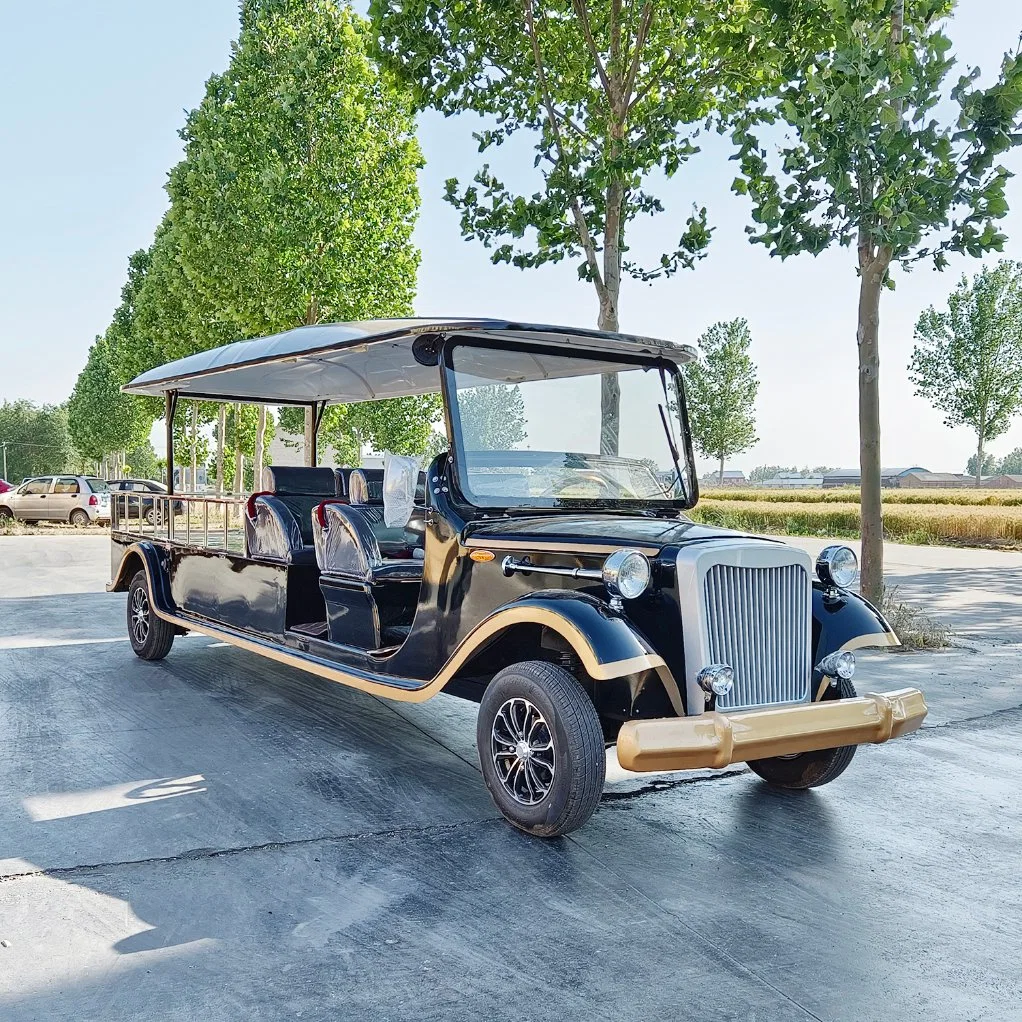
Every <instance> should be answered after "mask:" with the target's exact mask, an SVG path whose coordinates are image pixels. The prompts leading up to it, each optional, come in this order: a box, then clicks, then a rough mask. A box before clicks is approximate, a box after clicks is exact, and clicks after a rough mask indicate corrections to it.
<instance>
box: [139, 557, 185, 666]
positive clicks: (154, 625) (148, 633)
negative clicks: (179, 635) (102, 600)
mask: <svg viewBox="0 0 1022 1022" xmlns="http://www.w3.org/2000/svg"><path fill="white" fill-rule="evenodd" d="M128 638H129V640H130V641H131V648H132V650H133V651H134V653H135V656H137V657H141V658H142V659H143V660H162V659H163V658H164V657H165V656H166V655H167V654H168V653H169V652H170V647H171V646H173V645H174V626H173V625H172V624H169V623H168V622H167V621H164V620H163V618H162V617H157V616H156V613H155V611H154V610H153V603H152V600H151V598H150V596H149V583H148V582H147V581H146V574H145V572H144V571H138V572H136V573H135V577H134V578H133V579H132V580H131V586H130V587H129V588H128Z"/></svg>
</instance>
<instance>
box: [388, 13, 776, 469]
mask: <svg viewBox="0 0 1022 1022" xmlns="http://www.w3.org/2000/svg"><path fill="white" fill-rule="evenodd" d="M370 13H371V16H372V17H373V19H374V25H375V27H376V31H377V34H378V37H379V40H378V45H379V48H380V51H381V53H382V55H383V58H384V60H385V61H386V62H387V64H388V65H389V66H390V67H392V68H393V69H394V70H395V71H396V72H397V73H398V74H399V75H400V76H401V78H402V80H404V81H405V82H407V83H408V85H409V86H410V87H411V88H412V89H413V91H414V94H415V97H416V102H417V103H418V104H419V105H420V106H423V107H426V106H431V107H434V108H436V109H437V110H440V111H441V112H443V113H444V114H445V115H450V114H455V113H460V112H462V111H472V112H474V113H476V114H480V115H482V116H483V117H484V118H486V120H485V122H484V123H485V125H486V126H485V127H484V128H483V130H481V131H479V132H477V133H476V134H475V136H474V137H475V139H476V140H477V142H478V143H479V151H480V152H482V153H485V152H489V151H491V150H494V149H497V148H499V147H500V146H502V145H503V144H504V143H505V142H507V141H508V140H509V139H511V138H512V137H513V136H516V135H519V134H525V135H527V136H529V138H530V140H531V142H532V145H533V148H534V152H535V161H534V167H535V168H536V177H535V187H531V186H530V187H528V188H526V189H525V190H524V191H523V192H518V191H517V190H516V189H514V188H512V187H510V186H509V185H507V184H505V182H504V181H502V180H501V179H500V178H499V177H498V176H497V175H496V173H495V172H494V171H493V170H491V168H490V166H489V164H484V165H483V166H482V167H481V168H480V169H479V171H478V172H477V173H476V174H475V177H474V179H473V181H472V183H471V184H470V185H468V186H467V187H466V186H465V185H464V184H463V183H462V182H459V181H458V180H456V179H451V180H449V181H448V182H447V189H446V197H447V200H448V201H449V202H450V203H451V204H452V205H453V206H454V207H455V208H456V209H457V210H459V211H460V213H461V228H462V233H463V235H464V236H465V237H468V238H475V239H477V240H478V241H480V242H482V244H483V245H484V246H485V247H486V248H488V249H491V250H492V254H491V259H492V261H493V262H494V263H510V264H512V265H514V266H517V267H519V268H520V269H528V268H531V267H536V266H542V265H544V264H545V263H557V262H560V261H562V260H564V259H569V260H572V261H574V262H575V263H576V265H577V268H578V275H579V277H580V278H581V279H582V280H585V281H588V282H590V283H591V284H592V286H593V288H594V289H595V292H596V297H597V299H598V302H599V317H598V320H597V322H598V325H599V327H600V328H601V329H604V330H617V329H618V328H619V323H620V297H621V282H622V277H632V278H635V279H637V280H641V281H647V282H648V281H653V280H655V279H657V278H659V277H667V276H670V275H671V274H673V273H674V272H676V271H677V270H679V269H682V268H685V267H691V266H692V265H693V264H694V263H695V261H696V260H697V259H698V258H700V256H701V255H702V254H703V253H704V250H705V248H706V246H707V244H708V242H709V236H710V229H709V228H708V226H707V217H706V210H705V208H694V209H693V212H692V213H691V215H690V216H689V217H688V218H687V219H686V220H685V223H684V226H683V228H682V230H681V231H680V235H679V238H678V241H677V244H676V245H675V246H674V247H673V248H671V249H670V250H669V251H667V252H663V253H659V254H656V255H654V256H653V258H652V259H650V260H649V261H642V260H640V259H639V258H638V257H637V256H636V255H635V254H634V253H633V252H631V251H630V249H629V246H628V244H627V242H626V235H627V233H628V228H629V225H630V224H631V223H632V222H633V221H634V220H635V219H636V218H637V217H640V216H654V215H659V214H661V213H663V212H664V207H663V204H662V202H661V200H660V198H658V196H657V195H656V193H655V191H654V190H653V189H654V185H653V181H655V180H656V179H657V178H658V177H660V176H661V175H663V176H666V177H671V176H673V175H674V174H675V173H676V172H677V171H678V170H679V168H680V167H681V166H682V165H683V164H684V163H685V162H686V161H687V160H688V159H689V157H691V156H692V155H693V154H694V153H696V152H697V151H698V150H697V147H696V145H695V142H694V139H695V137H696V135H697V134H698V131H699V130H700V128H701V126H702V125H704V124H705V122H706V119H707V117H708V116H710V115H711V114H713V113H714V111H715V110H718V109H723V110H725V111H728V110H731V109H733V108H734V107H735V106H739V105H741V104H743V103H745V102H746V101H747V97H748V96H751V95H753V94H754V93H755V91H756V90H757V89H758V88H760V87H762V86H763V85H764V83H765V82H766V81H767V78H768V75H767V70H768V69H769V68H770V67H771V64H772V52H771V44H770V40H771V39H772V35H771V33H772V32H780V29H779V28H778V25H779V22H780V19H781V14H780V13H779V12H778V10H777V5H776V4H771V3H760V2H756V0H751V2H750V0H743V2H737V0H734V2H732V0H722V2H717V3H714V4H708V3H705V2H703V0H670V2H667V0H661V2H658V0H644V2H642V0H639V2H635V3H630V4H625V3H623V2H622V0H610V2H607V3H600V4H590V3H587V0H557V2H553V3H544V4H538V3H536V2H535V0H521V2H519V3H506V2H501V3H449V2H446V0H371V2H370ZM603 388H604V389H603V407H604V416H603V433H602V436H601V449H602V450H603V451H604V452H605V453H616V451H617V449H618V415H617V411H616V409H617V406H618V401H619V393H618V379H617V376H616V374H608V375H606V376H605V377H604V380H603Z"/></svg>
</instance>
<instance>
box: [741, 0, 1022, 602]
mask: <svg viewBox="0 0 1022 1022" xmlns="http://www.w3.org/2000/svg"><path fill="white" fill-rule="evenodd" d="M801 7H802V10H803V14H804V18H805V20H806V21H807V22H811V23H813V25H812V27H810V28H807V29H806V30H805V31H804V32H802V33H800V34H797V35H794V36H792V37H790V39H789V40H787V41H786V43H785V45H786V49H787V52H788V58H789V59H788V61H787V67H788V68H789V78H788V80H787V82H786V83H785V85H784V86H783V87H782V88H781V89H779V90H777V92H776V94H775V95H772V96H770V97H769V98H766V99H764V100H763V101H762V102H760V103H756V104H752V105H751V106H750V107H749V108H748V109H747V110H745V111H743V112H742V113H741V114H740V115H739V116H738V117H736V118H735V126H734V139H735V141H736V142H737V144H738V148H739V153H738V159H739V162H740V166H741V174H740V176H739V177H738V178H736V179H735V182H734V185H733V187H734V190H735V191H736V192H739V193H740V194H748V195H749V197H750V198H751V200H752V205H753V219H754V220H755V222H756V226H755V227H750V228H749V229H748V230H749V232H750V235H751V238H752V240H753V241H754V242H757V243H760V244H763V245H766V246H767V247H768V248H769V249H770V252H771V254H772V255H778V256H780V257H781V258H784V257H786V256H791V255H795V254H797V253H800V252H810V253H813V254H816V253H819V252H821V251H823V250H824V249H826V248H828V247H829V246H831V245H833V244H838V245H844V246H850V245H853V244H854V245H855V247H856V253H857V262H856V270H857V272H858V274H859V277H860V294H859V311H858V331H857V335H856V340H857V345H858V352H859V443H860V458H859V460H860V468H861V472H862V491H861V499H862V514H861V521H862V541H863V542H862V551H863V577H862V589H863V592H864V593H865V594H866V595H867V596H868V597H870V598H871V599H874V600H877V599H879V596H880V589H881V585H882V570H883V523H882V514H881V493H880V399H879V382H878V381H879V365H880V362H879V320H880V292H881V288H882V287H883V286H884V285H888V286H893V281H892V278H891V277H890V273H889V271H890V269H891V267H892V265H893V264H901V265H902V266H906V267H907V266H909V265H911V264H912V263H913V262H915V261H916V260H919V259H923V258H929V259H932V260H933V262H934V264H935V265H936V266H937V267H938V268H941V267H943V265H944V264H945V262H946V258H947V253H948V252H964V253H967V254H969V255H982V254H983V253H984V252H987V251H989V250H991V249H995V250H996V249H1000V248H1001V247H1002V246H1003V244H1004V240H1005V239H1004V235H1003V234H1002V233H1001V232H1000V231H999V230H998V228H997V222H998V221H999V220H1000V219H1001V218H1002V217H1004V215H1005V214H1006V213H1007V210H1008V204H1007V200H1006V197H1005V183H1006V181H1007V179H1008V177H1009V174H1008V172H1007V170H1005V168H1004V167H1003V166H1001V165H999V164H998V163H997V160H998V157H1000V156H1002V155H1003V154H1004V153H1005V152H1006V151H1007V150H1008V149H1009V148H1010V147H1011V146H1013V145H1015V144H1017V143H1018V142H1019V141H1020V135H1019V133H1018V132H1019V111H1020V109H1022V60H1020V59H1019V56H1018V54H1017V53H1014V54H1008V55H1006V56H1005V58H1004V61H1003V63H1002V66H1001V70H1000V74H999V76H998V77H997V79H996V81H995V82H994V83H993V84H992V85H990V86H989V87H987V88H981V87H979V86H978V85H977V84H976V79H977V77H978V71H975V70H972V71H967V72H965V73H964V74H962V75H961V76H959V77H958V78H957V80H955V81H953V83H952V84H951V85H950V88H948V81H949V76H950V75H951V73H952V69H953V66H954V58H953V56H952V53H951V43H950V40H949V39H948V37H947V36H946V35H945V34H944V32H943V30H942V27H941V22H942V19H943V18H944V17H945V16H946V15H947V14H948V13H949V11H950V10H951V7H952V4H951V2H950V0H821V2H819V3H814V4H803V5H801ZM807 41H808V42H809V43H810V45H808V46H807ZM945 109H954V110H956V115H955V116H954V117H952V118H951V119H950V120H947V121H945V120H943V119H942V114H943V111H944V110H945ZM780 124H786V125H787V127H788V129H789V130H788V132H787V133H785V134H784V136H783V141H782V142H781V143H780V145H779V147H778V149H777V152H776V153H775V154H771V153H768V149H767V147H766V145H765V142H764V140H765V139H766V138H767V137H771V138H776V137H777V136H778V131H777V129H776V128H771V127H770V126H773V125H780ZM764 131H766V134H765V133H764Z"/></svg>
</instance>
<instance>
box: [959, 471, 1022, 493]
mask: <svg viewBox="0 0 1022 1022" xmlns="http://www.w3.org/2000/svg"><path fill="white" fill-rule="evenodd" d="M965 478H966V481H967V482H968V481H974V480H973V479H972V477H971V476H966V477H965ZM982 481H983V486H984V487H985V488H986V489H989V490H1020V489H1022V476H1019V475H1011V474H1008V475H999V476H984V477H983V480H982Z"/></svg>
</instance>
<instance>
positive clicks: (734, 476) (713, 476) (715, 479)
mask: <svg viewBox="0 0 1022 1022" xmlns="http://www.w3.org/2000/svg"><path fill="white" fill-rule="evenodd" d="M699 484H700V485H701V486H747V485H748V480H747V479H746V478H745V473H744V472H743V471H742V470H741V469H740V468H726V469H724V479H723V481H721V478H720V473H719V472H708V473H707V474H706V475H704V476H703V477H702V479H700V480H699Z"/></svg>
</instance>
